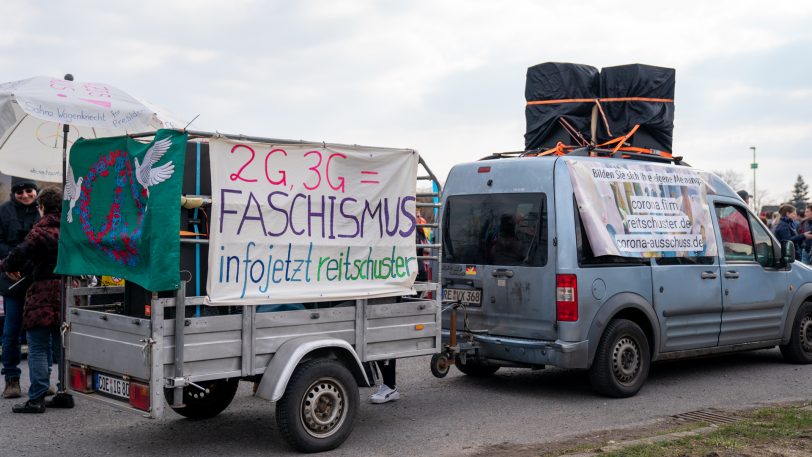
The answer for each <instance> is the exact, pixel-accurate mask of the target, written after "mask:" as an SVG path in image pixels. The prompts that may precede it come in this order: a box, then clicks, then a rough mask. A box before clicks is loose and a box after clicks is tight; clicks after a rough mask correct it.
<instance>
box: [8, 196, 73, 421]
mask: <svg viewBox="0 0 812 457" xmlns="http://www.w3.org/2000/svg"><path fill="white" fill-rule="evenodd" d="M37 209H38V211H39V213H40V215H41V219H40V220H39V221H38V222H37V223H36V224H34V227H33V228H32V229H31V231H30V232H28V235H26V237H25V239H24V240H23V241H22V242H21V243H19V244H18V245H17V246H16V247H15V248H14V249H13V250H12V251H11V252H10V253H9V254H8V257H6V258H5V259H4V260H3V261H2V262H0V273H5V274H6V275H10V276H19V271H20V269H21V268H22V267H24V266H25V265H26V264H27V263H28V262H29V259H30V261H31V263H32V264H33V265H32V266H33V268H32V271H31V276H32V280H33V282H32V283H31V287H29V289H28V291H27V292H26V294H25V304H24V307H23V327H24V328H25V330H26V337H27V339H28V375H29V378H30V381H31V386H30V387H29V389H28V401H26V402H25V403H20V404H18V405H14V407H12V411H13V412H15V413H42V412H44V411H45V406H46V403H45V396H46V394H47V393H48V388H49V386H50V373H51V362H52V356H51V341H53V342H54V343H55V344H56V342H58V341H59V338H60V336H59V324H60V322H61V319H60V308H61V307H60V304H61V301H62V297H61V290H60V281H59V277H58V276H57V275H56V274H54V268H55V267H56V258H57V253H58V252H59V226H60V220H61V213H62V191H60V190H58V189H53V188H48V189H45V190H43V191H42V192H41V193H40V195H39V198H38V204H37ZM57 362H60V361H58V360H57ZM60 363H61V362H60ZM58 387H59V388H60V390H61V386H58ZM56 406H59V405H56Z"/></svg>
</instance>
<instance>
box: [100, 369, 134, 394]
mask: <svg viewBox="0 0 812 457" xmlns="http://www.w3.org/2000/svg"><path fill="white" fill-rule="evenodd" d="M95 381H96V386H95V387H96V391H97V392H101V393H105V394H108V395H112V396H114V397H120V398H126V399H129V398H130V381H125V380H123V379H120V378H116V377H113V376H108V375H106V374H101V373H96V379H95Z"/></svg>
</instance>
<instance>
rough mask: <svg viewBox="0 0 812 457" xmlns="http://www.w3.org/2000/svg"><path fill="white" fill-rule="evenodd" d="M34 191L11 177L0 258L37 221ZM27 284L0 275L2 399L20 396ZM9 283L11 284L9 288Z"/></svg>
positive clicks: (1, 218) (1, 217) (2, 210)
mask: <svg viewBox="0 0 812 457" xmlns="http://www.w3.org/2000/svg"><path fill="white" fill-rule="evenodd" d="M38 190H39V189H38V188H37V184H36V183H35V182H34V181H32V180H30V179H24V178H17V177H12V178H11V199H10V200H9V201H8V202H6V203H3V204H2V205H0V259H4V258H5V257H6V256H7V255H8V254H9V252H11V250H12V249H14V248H15V247H16V246H17V245H18V244H20V242H21V241H22V240H23V238H25V236H26V235H27V234H28V232H29V231H30V230H31V227H33V226H34V224H35V223H36V222H37V221H38V220H39V217H40V216H39V211H37V205H36V200H37V192H38ZM20 270H21V272H22V273H23V274H24V275H26V273H27V272H26V270H27V268H26V267H24V266H23V267H21V268H20ZM26 276H27V275H26ZM15 283H16V285H15ZM28 284H30V281H28V280H25V281H21V282H19V283H18V280H15V279H12V278H11V277H8V276H6V275H3V274H0V294H2V296H3V307H4V309H5V315H6V318H5V321H4V323H3V355H2V363H3V369H2V375H3V377H4V378H5V387H4V388H3V398H19V397H20V396H21V395H22V391H21V390H20V373H21V372H20V367H19V365H20V336H21V335H22V326H23V299H24V297H25V291H26V289H27V285H28ZM12 285H15V286H14V287H13V288H11V289H9V288H10V287H11V286H12Z"/></svg>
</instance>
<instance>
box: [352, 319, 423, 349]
mask: <svg viewBox="0 0 812 457" xmlns="http://www.w3.org/2000/svg"><path fill="white" fill-rule="evenodd" d="M435 331H437V327H436V326H435V325H434V323H427V324H423V328H422V329H420V330H418V329H417V328H416V327H415V325H413V324H408V325H399V326H389V327H378V328H367V330H366V332H367V337H366V342H367V349H368V348H369V345H370V344H372V343H379V342H382V341H397V340H410V339H414V338H423V337H432V338H433V337H434V332H435Z"/></svg>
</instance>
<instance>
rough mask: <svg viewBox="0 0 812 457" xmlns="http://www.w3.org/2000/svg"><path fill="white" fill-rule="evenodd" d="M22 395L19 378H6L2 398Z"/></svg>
mask: <svg viewBox="0 0 812 457" xmlns="http://www.w3.org/2000/svg"><path fill="white" fill-rule="evenodd" d="M22 395H23V394H22V390H20V378H11V379H6V387H5V388H4V389H3V398H20V397H22Z"/></svg>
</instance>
